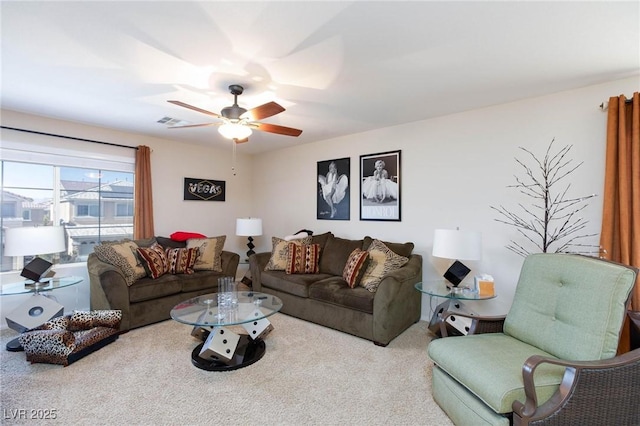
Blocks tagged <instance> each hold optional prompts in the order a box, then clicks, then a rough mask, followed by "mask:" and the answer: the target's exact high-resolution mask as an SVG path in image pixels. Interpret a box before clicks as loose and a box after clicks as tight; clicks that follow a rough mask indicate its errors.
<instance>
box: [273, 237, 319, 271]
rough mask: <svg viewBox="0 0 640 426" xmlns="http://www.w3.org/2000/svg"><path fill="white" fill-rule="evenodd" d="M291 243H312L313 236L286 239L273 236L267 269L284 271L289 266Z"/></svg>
mask: <svg viewBox="0 0 640 426" xmlns="http://www.w3.org/2000/svg"><path fill="white" fill-rule="evenodd" d="M289 243H294V244H299V245H303V244H304V245H307V244H311V236H308V237H305V238H301V239H298V240H292V241H285V240H283V239H282V238H278V237H271V244H272V246H273V249H272V250H271V258H270V259H269V263H267V266H265V267H264V270H265V271H284V270H285V269H286V267H287V257H288V255H289Z"/></svg>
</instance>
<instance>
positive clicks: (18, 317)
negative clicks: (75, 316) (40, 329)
mask: <svg viewBox="0 0 640 426" xmlns="http://www.w3.org/2000/svg"><path fill="white" fill-rule="evenodd" d="M81 282H82V277H74V276H70V277H52V278H45V279H43V280H42V281H41V282H38V283H34V282H33V281H31V280H25V281H19V282H15V283H11V284H3V285H2V286H0V296H11V295H16V294H29V293H32V294H33V296H37V297H33V298H30V299H28V300H27V301H25V302H24V303H22V304H21V305H19V306H18V307H17V308H16V309H15V310H13V311H11V312H10V313H8V314H7V316H6V317H5V318H6V320H7V325H8V326H9V328H11V329H13V330H15V331H18V332H20V333H22V332H24V331H26V330H28V329H31V328H34V327H37V326H39V325H42V324H44V323H45V322H47V321H49V320H50V319H51V318H55V317H57V316H60V315H63V314H64V307H63V306H62V305H60V304H58V303H57V299H56V297H55V296H53V295H52V294H50V292H53V291H55V290H58V289H61V288H64V287H69V286H72V285H76V284H79V283H81ZM43 296H44V297H46V298H47V299H44V298H42V297H43ZM48 299H50V300H48ZM14 315H15V316H14ZM6 349H7V350H8V351H11V352H19V351H22V345H21V344H20V341H19V338H18V337H16V338H15V339H13V340H11V341H10V342H8V343H7V345H6Z"/></svg>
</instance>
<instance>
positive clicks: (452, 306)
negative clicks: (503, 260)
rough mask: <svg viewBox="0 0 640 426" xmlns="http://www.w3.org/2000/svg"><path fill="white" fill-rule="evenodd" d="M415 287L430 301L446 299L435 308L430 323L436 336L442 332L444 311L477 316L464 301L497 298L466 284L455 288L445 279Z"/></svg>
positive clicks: (419, 284) (426, 282)
mask: <svg viewBox="0 0 640 426" xmlns="http://www.w3.org/2000/svg"><path fill="white" fill-rule="evenodd" d="M415 287H416V289H417V290H418V291H420V292H422V293H425V294H427V295H429V299H430V300H433V298H434V297H439V298H443V299H446V300H445V301H443V302H442V303H440V304H439V305H437V306H436V307H435V309H434V311H433V315H432V316H431V321H430V322H429V330H431V331H432V332H433V333H435V334H437V333H438V332H439V330H440V323H441V322H442V313H443V312H444V311H455V312H460V313H464V314H467V315H477V314H476V313H475V312H473V311H472V310H471V309H469V308H468V307H467V306H465V305H464V303H463V302H462V301H463V300H489V299H494V298H496V297H497V295H496V294H495V293H494V294H493V295H480V294H479V293H478V292H477V291H475V290H473V289H471V288H469V287H466V286H464V284H461V285H460V286H458V287H453V286H452V285H451V284H450V283H449V282H448V281H446V280H444V279H439V280H429V281H425V282H420V283H417V284H416V285H415Z"/></svg>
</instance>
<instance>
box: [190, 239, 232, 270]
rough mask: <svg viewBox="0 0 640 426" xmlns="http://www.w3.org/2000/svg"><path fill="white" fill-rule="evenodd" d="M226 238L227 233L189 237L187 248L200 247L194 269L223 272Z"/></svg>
mask: <svg viewBox="0 0 640 426" xmlns="http://www.w3.org/2000/svg"><path fill="white" fill-rule="evenodd" d="M226 239H227V236H226V235H221V236H219V237H212V238H190V239H188V240H187V248H198V258H197V259H196V263H195V264H194V265H193V270H194V271H215V272H222V258H221V255H222V248H223V247H224V242H225V240H226Z"/></svg>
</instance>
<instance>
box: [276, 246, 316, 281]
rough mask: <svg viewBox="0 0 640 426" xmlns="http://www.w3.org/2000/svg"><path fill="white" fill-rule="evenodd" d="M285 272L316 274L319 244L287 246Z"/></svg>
mask: <svg viewBox="0 0 640 426" xmlns="http://www.w3.org/2000/svg"><path fill="white" fill-rule="evenodd" d="M287 250H288V253H287V266H286V268H285V272H286V273H287V274H317V273H318V260H319V259H320V244H296V243H293V242H289V244H288V246H287Z"/></svg>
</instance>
